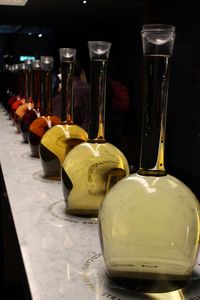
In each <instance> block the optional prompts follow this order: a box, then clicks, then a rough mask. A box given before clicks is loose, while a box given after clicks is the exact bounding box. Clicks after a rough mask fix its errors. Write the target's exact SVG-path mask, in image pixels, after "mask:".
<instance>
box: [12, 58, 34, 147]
mask: <svg viewBox="0 0 200 300" xmlns="http://www.w3.org/2000/svg"><path fill="white" fill-rule="evenodd" d="M24 63H25V81H24V84H25V97H24V99H25V102H24V103H23V104H22V105H20V106H19V107H18V108H17V110H16V111H15V116H16V118H15V122H16V127H17V129H18V131H20V132H21V134H22V139H23V141H24V142H25V143H28V137H27V135H26V134H25V133H24V132H23V130H22V128H21V122H22V118H23V116H24V114H25V112H26V111H27V110H30V109H32V108H33V100H32V60H31V59H26V60H25V62H24Z"/></svg>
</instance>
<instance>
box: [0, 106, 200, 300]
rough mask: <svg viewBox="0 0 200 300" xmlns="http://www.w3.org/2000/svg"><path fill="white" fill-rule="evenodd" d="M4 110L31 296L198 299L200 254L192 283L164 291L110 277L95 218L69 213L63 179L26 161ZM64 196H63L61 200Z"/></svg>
mask: <svg viewBox="0 0 200 300" xmlns="http://www.w3.org/2000/svg"><path fill="white" fill-rule="evenodd" d="M10 124H11V120H8V119H7V115H6V114H5V112H4V110H3V109H2V108H1V109H0V128H1V130H0V162H1V165H2V170H3V175H4V179H5V183H6V187H7V192H8V197H9V203H10V207H11V211H12V214H13V219H14V224H15V228H16V232H17V238H18V241H19V245H20V249H21V253H22V257H23V261H24V267H25V271H26V274H27V280H28V282H29V286H30V290H31V294H32V299H33V300H44V299H48V300H66V299H69V300H103V299H104V300H105V299H110V300H130V299H131V300H149V299H152V300H198V299H200V265H199V264H200V257H199V260H198V262H197V264H196V266H195V268H194V273H193V278H192V281H191V282H190V284H188V286H187V287H186V288H184V289H183V290H178V291H174V292H171V293H162V294H156V293H154V294H143V293H136V292H130V291H128V290H126V289H124V288H122V287H120V286H118V285H116V284H114V283H113V282H111V281H110V280H109V279H108V278H107V275H106V271H105V266H104V262H103V258H102V255H101V249H100V244H99V237H98V224H97V220H96V219H87V218H81V217H74V216H68V215H67V214H66V213H65V203H64V199H63V194H62V188H61V183H60V181H52V180H47V179H46V178H44V176H43V171H42V170H41V163H40V160H39V159H28V157H26V153H28V150H29V149H28V148H29V145H28V144H24V143H21V135H20V134H18V135H16V133H15V128H14V127H13V126H10ZM62 199H63V200H62Z"/></svg>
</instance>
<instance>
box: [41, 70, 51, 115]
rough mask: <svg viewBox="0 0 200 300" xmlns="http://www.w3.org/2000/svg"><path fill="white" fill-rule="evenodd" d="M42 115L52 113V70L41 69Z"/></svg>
mask: <svg viewBox="0 0 200 300" xmlns="http://www.w3.org/2000/svg"><path fill="white" fill-rule="evenodd" d="M43 80H44V81H43V101H44V115H51V114H52V71H51V70H44V71H43Z"/></svg>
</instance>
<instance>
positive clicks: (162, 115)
mask: <svg viewBox="0 0 200 300" xmlns="http://www.w3.org/2000/svg"><path fill="white" fill-rule="evenodd" d="M144 62H145V65H144V67H145V70H144V71H145V74H144V79H145V91H144V110H143V111H144V113H143V128H142V146H141V156H140V168H139V171H138V173H139V174H142V175H155V176H163V175H166V170H165V164H164V163H165V162H164V160H165V153H164V152H165V131H166V113H167V99H168V85H169V67H170V56H169V55H145V57H144Z"/></svg>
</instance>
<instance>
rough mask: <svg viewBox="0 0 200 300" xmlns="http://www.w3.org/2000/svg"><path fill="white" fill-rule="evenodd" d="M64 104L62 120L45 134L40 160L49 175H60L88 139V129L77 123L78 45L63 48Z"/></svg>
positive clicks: (45, 173) (61, 58)
mask: <svg viewBox="0 0 200 300" xmlns="http://www.w3.org/2000/svg"><path fill="white" fill-rule="evenodd" d="M59 51H60V61H61V74H62V108H61V123H60V124H58V125H56V126H53V127H52V128H51V129H49V130H48V131H47V132H46V133H45V134H44V135H43V137H42V139H41V143H40V150H39V151H40V152H39V154H40V160H41V163H42V167H43V170H44V175H45V177H48V178H50V177H52V178H55V177H56V178H60V174H61V165H62V163H63V161H64V159H65V157H66V155H67V154H68V153H69V151H70V150H71V149H72V148H73V147H75V146H76V145H78V144H80V143H82V142H84V141H86V140H87V137H88V135H87V132H86V131H85V130H84V129H83V128H81V127H80V126H77V125H75V124H74V123H73V76H74V64H75V62H76V49H73V48H61V49H60V50H59Z"/></svg>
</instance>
